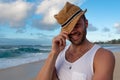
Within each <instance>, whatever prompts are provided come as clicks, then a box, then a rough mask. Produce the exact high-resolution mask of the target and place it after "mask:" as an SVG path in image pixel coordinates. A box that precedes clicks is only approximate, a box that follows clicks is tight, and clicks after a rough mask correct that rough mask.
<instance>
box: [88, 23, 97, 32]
mask: <svg viewBox="0 0 120 80" xmlns="http://www.w3.org/2000/svg"><path fill="white" fill-rule="evenodd" d="M97 30H98V29H97V28H96V27H95V26H93V24H88V31H97Z"/></svg>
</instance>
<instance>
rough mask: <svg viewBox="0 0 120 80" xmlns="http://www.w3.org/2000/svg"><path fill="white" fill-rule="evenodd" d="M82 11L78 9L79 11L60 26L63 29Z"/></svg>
mask: <svg viewBox="0 0 120 80" xmlns="http://www.w3.org/2000/svg"><path fill="white" fill-rule="evenodd" d="M81 11H82V10H81V9H80V10H79V11H77V12H76V13H75V14H73V15H72V16H71V17H70V18H69V19H68V20H67V21H66V22H65V23H63V24H62V25H61V26H62V27H64V26H65V25H67V24H68V23H69V22H70V21H71V20H72V19H73V18H74V17H75V16H76V15H78V14H79V13H80V12H81Z"/></svg>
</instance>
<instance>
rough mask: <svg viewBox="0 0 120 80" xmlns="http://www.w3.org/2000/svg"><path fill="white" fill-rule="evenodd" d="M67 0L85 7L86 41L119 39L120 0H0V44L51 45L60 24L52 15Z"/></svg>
mask: <svg viewBox="0 0 120 80" xmlns="http://www.w3.org/2000/svg"><path fill="white" fill-rule="evenodd" d="M66 1H69V2H71V3H74V4H76V5H78V6H79V7H81V8H82V9H83V10H84V9H86V8H87V12H86V17H87V19H88V21H89V26H88V30H87V31H88V33H87V38H88V39H89V40H90V41H92V42H94V41H108V40H112V39H120V16H119V14H120V9H119V3H120V0H0V45H4V44H6V45H7V44H8V45H9V44H10V45H11V44H14V45H18V44H35V45H36V44H38V45H39V44H42V45H44V44H46V45H47V44H51V40H52V38H53V37H54V36H56V35H57V34H59V32H60V25H59V24H58V23H57V22H56V20H55V19H54V14H56V13H58V11H59V10H60V9H61V8H62V7H63V6H64V4H65V2H66Z"/></svg>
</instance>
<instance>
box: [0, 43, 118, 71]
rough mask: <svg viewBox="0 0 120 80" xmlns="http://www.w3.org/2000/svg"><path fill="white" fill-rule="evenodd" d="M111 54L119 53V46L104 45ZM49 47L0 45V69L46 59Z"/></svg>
mask: <svg viewBox="0 0 120 80" xmlns="http://www.w3.org/2000/svg"><path fill="white" fill-rule="evenodd" d="M101 46H102V47H104V48H106V49H109V50H111V51H112V52H120V44H116V45H113V44H104V45H101ZM50 49H51V46H45V45H0V69H5V68H9V67H13V66H18V65H21V64H25V63H31V62H35V61H39V60H43V59H46V58H47V56H48V54H49V52H50Z"/></svg>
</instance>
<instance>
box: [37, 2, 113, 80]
mask: <svg viewBox="0 0 120 80" xmlns="http://www.w3.org/2000/svg"><path fill="white" fill-rule="evenodd" d="M85 12H86V10H85V11H83V10H82V9H80V8H79V7H78V6H76V5H74V4H71V3H69V2H67V3H66V4H65V6H64V8H63V9H62V10H61V11H60V12H59V13H58V14H57V15H55V18H56V19H57V21H58V23H59V24H61V26H62V30H61V33H60V34H59V35H58V36H56V37H55V38H54V39H53V41H52V49H51V52H50V53H49V56H48V58H47V59H46V62H45V64H44V65H43V67H42V69H41V70H40V72H39V73H38V76H37V78H36V80H113V71H114V65H115V58H114V56H113V54H112V52H110V51H108V50H106V49H104V48H101V47H100V46H99V45H97V44H93V43H91V42H89V41H88V40H87V38H86V33H87V32H86V29H87V27H88V20H87V19H86V17H85ZM66 39H67V40H69V41H70V42H71V44H70V45H67V46H66Z"/></svg>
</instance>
